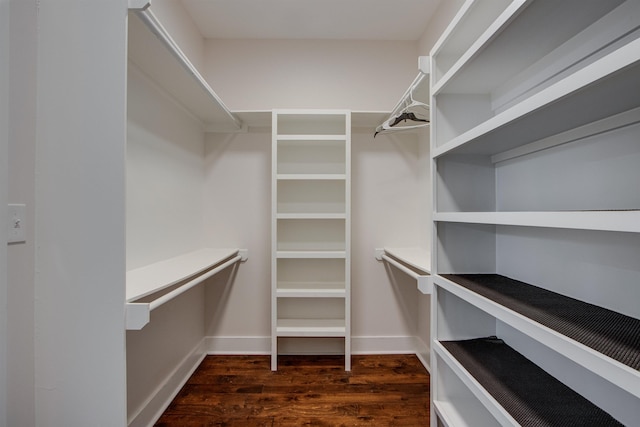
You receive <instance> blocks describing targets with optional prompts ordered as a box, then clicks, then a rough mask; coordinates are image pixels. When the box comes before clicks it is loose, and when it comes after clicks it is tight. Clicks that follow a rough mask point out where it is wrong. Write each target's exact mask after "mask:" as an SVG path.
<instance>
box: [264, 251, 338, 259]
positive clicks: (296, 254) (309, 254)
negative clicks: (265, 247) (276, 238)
mask: <svg viewBox="0 0 640 427" xmlns="http://www.w3.org/2000/svg"><path fill="white" fill-rule="evenodd" d="M346 256H347V253H346V252H345V251H278V252H277V253H276V258H335V259H341V258H346Z"/></svg>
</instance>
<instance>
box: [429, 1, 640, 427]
mask: <svg viewBox="0 0 640 427" xmlns="http://www.w3.org/2000/svg"><path fill="white" fill-rule="evenodd" d="M639 28H640V2H639V1H637V0H628V1H623V0H619V1H586V2H585V1H571V0H567V1H562V2H558V1H552V0H530V1H523V0H513V1H508V0H505V1H498V0H469V1H466V2H465V3H464V5H463V6H462V8H461V9H460V11H459V13H458V15H457V16H456V17H455V19H454V20H453V21H452V23H451V24H450V26H449V27H448V29H447V30H446V31H445V32H444V34H443V36H442V37H441V39H440V40H439V41H438V42H437V43H436V45H435V46H434V48H433V50H432V52H431V58H432V71H431V103H430V104H431V115H432V125H431V156H432V178H433V179H432V182H433V201H434V213H433V220H434V228H433V230H434V236H433V249H432V266H431V267H432V273H433V275H434V276H433V281H434V289H433V295H432V323H431V324H432V340H433V342H432V356H431V374H432V382H431V383H432V394H431V395H432V399H433V405H432V410H433V415H434V416H433V417H432V424H431V425H432V426H434V427H435V426H442V425H444V426H476V425H482V426H490V425H502V426H505V425H508V426H516V425H529V423H534V425H539V424H535V422H534V421H532V420H533V419H535V417H544V416H547V415H549V413H551V412H553V410H552V409H553V408H563V409H562V410H559V411H556V413H554V414H551V415H549V416H551V417H552V418H551V419H550V420H547V423H548V424H546V425H567V424H566V419H565V418H566V417H574V418H573V419H572V422H577V423H578V424H579V425H599V426H600V425H620V424H617V423H621V424H624V425H633V424H635V423H637V420H638V419H640V339H639V337H640V308H639V307H640V306H639V305H638V304H637V301H639V300H640V226H639V224H640V214H639V212H640V192H639V191H638V188H637V187H638V183H639V182H640V144H638V140H639V138H640V96H638V94H639V93H640V92H639V91H638V88H639V87H640V86H639V84H640V29H639ZM488 337H491V338H488ZM493 337H496V338H493ZM516 352H517V353H516ZM516 356H517V357H516ZM491 360H494V361H495V360H497V361H499V362H500V363H499V364H498V365H500V366H499V367H498V366H497V365H495V364H493V363H492V362H491ZM525 373H526V375H529V376H528V377H526V380H523V379H522V378H521V377H518V375H525ZM504 378H520V380H519V381H518V384H516V387H514V388H513V389H512V390H505V389H501V388H500V386H498V385H496V384H498V383H500V382H501V381H502V379H504ZM539 384H545V387H547V388H546V389H545V390H547V391H546V394H547V397H552V399H548V400H547V401H546V402H544V403H541V401H542V399H540V397H539V396H538V395H537V394H539V391H540V390H536V385H539ZM549 390H554V391H553V392H550V391H549ZM556 390H558V391H557V392H556ZM516 401H519V402H520V403H518V404H515V403H514V402H516ZM550 408H551V410H550ZM545 411H546V412H547V414H545ZM536 413H537V414H536ZM528 417H533V418H528ZM553 417H555V418H553ZM563 417H565V418H563ZM578 417H580V418H578ZM576 420H578V421H576ZM563 423H564V424H563Z"/></svg>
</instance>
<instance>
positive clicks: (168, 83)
mask: <svg viewBox="0 0 640 427" xmlns="http://www.w3.org/2000/svg"><path fill="white" fill-rule="evenodd" d="M152 9H153V7H150V8H147V9H145V10H136V11H134V10H131V11H130V12H129V32H128V40H129V46H128V53H129V63H130V65H131V64H132V65H133V66H134V67H135V68H137V69H138V70H139V71H141V72H142V73H143V74H144V75H145V76H147V77H148V78H149V79H150V80H151V81H153V82H155V83H156V84H157V85H158V87H159V88H162V90H163V91H164V93H166V94H168V95H169V96H170V97H171V98H172V99H173V100H174V101H175V102H176V103H177V104H178V105H180V106H182V107H183V108H184V109H185V110H186V111H188V112H189V113H190V114H191V115H192V116H193V117H195V118H197V119H198V121H200V123H201V124H202V127H203V128H204V129H205V130H206V131H217V132H221V131H229V132H232V131H238V130H240V129H242V127H243V125H242V122H241V121H240V120H239V119H238V118H237V117H236V116H235V115H234V114H233V113H231V112H230V111H229V109H228V108H227V107H226V106H225V105H224V103H223V102H222V100H221V99H220V97H219V96H218V95H217V94H216V93H215V92H214V91H213V89H211V87H210V86H209V84H208V83H207V82H206V80H205V79H204V78H203V77H202V75H201V74H200V73H199V72H198V70H197V69H196V68H195V66H194V65H193V64H192V63H191V61H189V59H188V58H187V56H186V55H185V54H184V52H182V50H181V49H180V48H179V47H178V45H177V43H176V42H175V41H174V40H173V39H172V37H171V35H170V34H169V33H168V32H167V30H166V29H165V28H164V27H163V25H162V23H161V22H160V21H159V20H158V19H157V17H156V16H155V15H154V14H153V11H152Z"/></svg>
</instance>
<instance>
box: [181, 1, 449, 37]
mask: <svg viewBox="0 0 640 427" xmlns="http://www.w3.org/2000/svg"><path fill="white" fill-rule="evenodd" d="M441 1H446V0H182V2H183V4H184V6H185V9H186V10H187V12H188V13H189V14H190V15H191V17H192V18H193V21H194V22H195V23H196V25H197V27H198V29H199V30H200V32H201V33H202V35H203V37H205V38H213V39H216V38H218V39H219V38H225V39H334V40H344V39H352V40H418V39H419V38H420V36H421V34H422V33H423V31H424V29H425V28H426V25H427V22H429V19H430V18H431V16H432V14H433V13H434V11H435V10H436V8H437V7H438V5H439V4H440V3H441Z"/></svg>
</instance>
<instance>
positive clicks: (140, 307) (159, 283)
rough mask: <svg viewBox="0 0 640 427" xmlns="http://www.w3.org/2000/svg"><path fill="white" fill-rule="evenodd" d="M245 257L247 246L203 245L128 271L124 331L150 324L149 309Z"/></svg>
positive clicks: (246, 256)
mask: <svg viewBox="0 0 640 427" xmlns="http://www.w3.org/2000/svg"><path fill="white" fill-rule="evenodd" d="M247 258H248V251H247V250H246V249H212V248H205V249H200V250H197V251H193V252H190V253H187V254H184V255H180V256H177V257H174V258H170V259H167V260H164V261H160V262H157V263H154V264H151V265H148V266H145V267H141V268H137V269H134V270H130V271H128V272H127V279H126V281H127V286H126V316H127V320H126V324H127V330H140V329H142V328H143V327H144V326H145V325H146V324H147V323H149V320H150V312H151V311H152V310H154V309H155V308H157V307H159V306H161V305H162V304H165V303H166V302H168V301H170V300H172V299H173V298H175V297H177V296H179V295H181V294H182V293H184V292H186V291H188V290H189V289H191V288H192V287H194V286H196V285H198V284H200V283H202V282H203V281H204V280H206V279H208V278H209V277H211V276H213V275H215V274H217V273H219V272H220V271H222V270H224V269H226V268H228V267H230V266H232V265H234V264H236V263H237V262H244V261H246V260H247ZM189 279H191V280H189ZM177 285H179V286H177ZM174 286H177V287H176V288H175V289H172V290H171V291H170V292H168V293H166V294H164V295H161V296H159V297H158V298H155V299H154V300H152V301H145V302H137V301H139V300H141V299H143V298H145V297H148V296H150V295H153V294H155V293H159V292H162V291H164V290H168V289H170V288H171V287H174Z"/></svg>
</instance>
